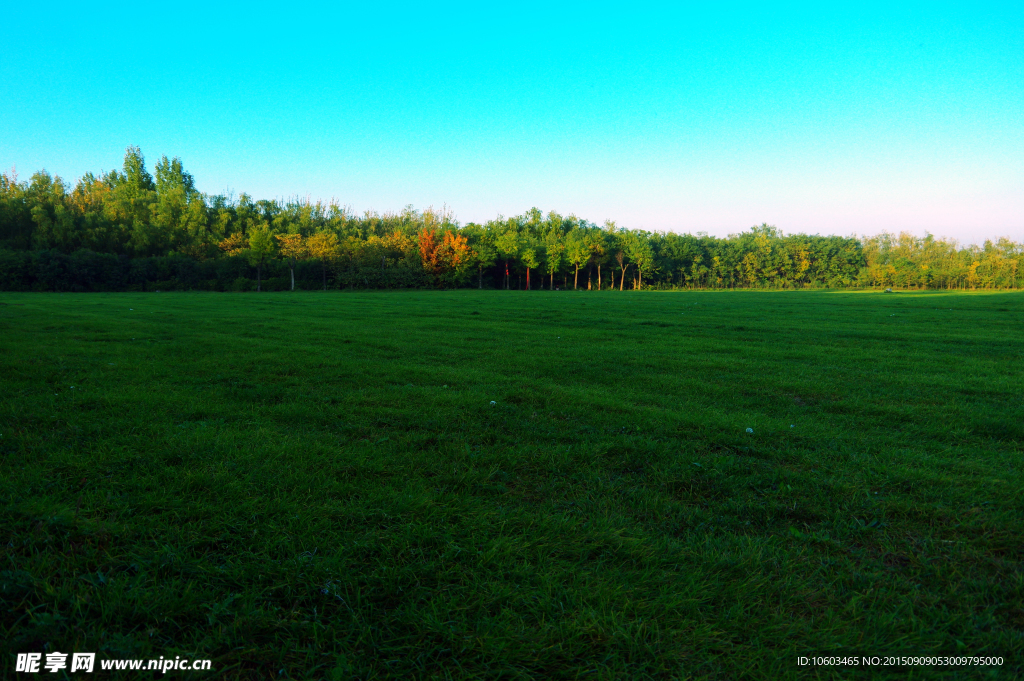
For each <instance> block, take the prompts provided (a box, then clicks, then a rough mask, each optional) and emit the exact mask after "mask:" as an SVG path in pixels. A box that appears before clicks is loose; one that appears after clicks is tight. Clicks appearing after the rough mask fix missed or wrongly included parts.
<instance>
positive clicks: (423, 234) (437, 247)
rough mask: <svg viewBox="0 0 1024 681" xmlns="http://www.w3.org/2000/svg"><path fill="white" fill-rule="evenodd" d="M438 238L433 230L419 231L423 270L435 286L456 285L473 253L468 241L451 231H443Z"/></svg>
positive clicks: (467, 267)
mask: <svg viewBox="0 0 1024 681" xmlns="http://www.w3.org/2000/svg"><path fill="white" fill-rule="evenodd" d="M438 236H439V235H438V233H437V230H434V229H421V230H420V232H419V245H420V257H421V258H422V259H423V269H424V270H425V271H426V272H427V273H428V275H429V276H430V277H431V279H433V280H434V282H435V283H437V284H449V283H450V284H458V283H459V281H460V280H461V279H464V278H465V276H466V273H467V271H468V270H469V267H470V265H471V264H472V256H473V251H472V249H471V248H470V247H469V241H468V239H466V237H464V236H462V235H461V234H455V233H453V232H452V231H451V230H445V232H444V236H443V237H441V238H440V239H439V238H438Z"/></svg>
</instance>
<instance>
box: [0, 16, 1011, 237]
mask: <svg viewBox="0 0 1024 681" xmlns="http://www.w3.org/2000/svg"><path fill="white" fill-rule="evenodd" d="M6 12H7V14H6V16H5V21H4V23H3V24H2V25H0V39H2V41H3V44H5V45H6V46H8V49H7V50H6V51H5V56H4V59H3V60H2V61H0V97H2V99H3V101H5V102H6V105H5V107H4V108H3V113H2V114H0V116H2V117H3V124H2V126H0V164H2V166H0V167H4V168H10V167H12V166H16V167H17V169H18V171H19V173H20V175H21V177H22V179H27V178H28V176H29V175H31V173H33V172H35V171H36V170H39V169H41V168H45V169H47V170H48V171H49V172H51V173H54V174H57V175H60V176H62V177H64V178H65V179H66V180H69V181H71V182H74V181H75V180H77V178H78V177H80V176H81V175H82V174H83V173H85V172H87V171H93V172H97V171H100V170H110V169H113V168H117V167H119V166H120V162H121V158H122V156H123V153H124V148H125V147H126V146H127V145H139V146H140V147H141V148H142V150H143V152H144V153H145V154H146V157H147V163H148V166H149V167H150V169H152V168H153V166H154V165H155V163H156V161H157V160H158V159H159V157H160V156H161V155H165V154H166V155H168V156H172V157H173V156H180V157H181V158H182V160H183V162H184V164H185V168H186V169H187V170H188V171H189V172H191V173H192V174H193V175H194V176H195V178H196V182H197V186H198V187H199V188H200V189H201V190H202V191H204V192H207V193H209V194H219V193H225V192H227V191H229V190H231V191H234V192H235V193H240V192H246V193H248V194H250V195H252V196H253V197H254V198H257V199H260V198H289V197H296V196H299V197H307V196H308V197H311V198H313V199H314V200H316V199H318V198H320V199H324V200H330V199H334V200H336V201H337V202H339V203H341V204H343V205H347V206H351V207H352V209H353V210H354V212H356V213H361V212H363V211H365V210H374V211H377V212H381V213H384V212H398V211H400V210H402V208H403V207H404V206H406V205H408V204H412V205H414V206H415V207H417V208H421V209H422V208H426V207H428V206H434V207H441V206H442V205H447V206H449V207H450V208H451V209H452V210H453V211H454V213H455V215H456V217H457V218H458V219H459V220H460V221H461V222H463V223H466V222H470V221H473V222H484V221H486V220H489V219H492V218H494V217H496V216H497V215H499V214H501V215H505V216H510V215H515V214H519V213H522V212H523V211H525V210H526V209H528V208H530V207H531V206H536V207H538V208H541V209H542V210H545V211H547V210H557V211H558V212H560V213H562V214H566V215H567V214H575V215H577V216H579V217H582V218H586V219H588V220H591V221H593V222H598V223H600V222H602V221H604V220H605V219H611V220H614V221H615V222H616V223H617V224H619V225H621V226H626V227H634V228H643V229H650V230H664V231H679V232H697V231H705V232H708V233H711V234H714V235H719V236H724V235H726V234H729V233H735V232H738V231H742V230H744V229H746V228H748V227H750V226H751V225H754V224H760V223H762V222H767V223H769V224H773V225H776V226H777V227H779V228H780V229H782V230H783V231H784V232H786V233H794V232H807V233H820V234H841V235H848V234H854V233H856V234H862V235H864V234H875V233H878V232H879V231H883V230H886V231H891V232H900V231H910V232H913V233H915V234H919V235H920V234H923V233H925V232H926V231H927V232H930V233H932V234H935V235H936V236H940V237H950V238H955V239H958V240H960V241H961V242H965V243H970V242H974V243H980V242H982V241H984V240H985V239H994V238H997V237H1000V236H1007V237H1010V238H1012V239H1014V240H1015V241H1024V161H1022V159H1024V12H1022V10H1021V8H1020V6H1019V5H1012V4H988V5H978V4H970V5H968V4H959V5H941V6H940V5H936V4H934V3H930V4H920V5H903V6H901V7H894V6H893V5H891V4H879V5H868V6H865V5H862V4H858V5H851V6H848V7H839V8H835V9H823V8H820V7H816V6H812V5H790V6H788V8H782V9H780V8H771V9H765V8H763V7H761V6H758V5H745V4H733V5H728V6H723V7H722V8H721V9H715V10H708V9H706V8H703V7H700V6H693V7H682V8H680V7H679V6H678V5H673V6H667V5H658V4H648V5H643V6H639V7H638V6H637V5H633V4H629V5H626V4H623V5H611V4H605V5H594V4H587V5H578V6H575V7H571V6H563V8H561V9H558V8H552V7H549V6H547V5H534V6H531V5H522V4H515V5H507V6H497V7H492V8H489V9H482V8H480V7H478V6H475V5H460V4H450V3H448V4H434V5H429V6H427V5H422V4H419V5H402V4H393V5H387V6H383V5H382V6H379V7H377V8H375V9H369V10H368V9H366V8H364V7H361V6H359V5H351V6H347V7H346V6H340V7H339V6H336V5H335V6H328V5H310V4H295V5H292V6H288V7H286V8H284V9H282V8H281V6H280V5H267V6H259V5H252V4H246V5H238V6H236V7H231V6H225V5H221V6H218V7H216V8H212V7H210V6H207V5H199V4H195V5H188V4H184V5H182V4H179V5H176V6H174V11H173V12H172V11H170V10H169V9H166V8H143V7H139V6H136V5H124V6H114V5H105V6H103V7H101V8H91V7H90V8H87V7H84V6H81V5H66V6H64V5H60V4H59V3H58V4H57V5H56V6H53V5H50V6H47V7H46V8H45V9H39V8H36V7H28V6H24V5H22V6H18V7H15V8H13V9H8V10H6Z"/></svg>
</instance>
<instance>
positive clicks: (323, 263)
mask: <svg viewBox="0 0 1024 681" xmlns="http://www.w3.org/2000/svg"><path fill="white" fill-rule="evenodd" d="M320 270H321V271H322V272H323V274H324V290H325V291H326V290H327V261H326V260H321V261H320Z"/></svg>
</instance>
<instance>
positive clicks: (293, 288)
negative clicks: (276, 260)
mask: <svg viewBox="0 0 1024 681" xmlns="http://www.w3.org/2000/svg"><path fill="white" fill-rule="evenodd" d="M291 271H292V290H293V291H294V290H295V261H294V260H292V266H291Z"/></svg>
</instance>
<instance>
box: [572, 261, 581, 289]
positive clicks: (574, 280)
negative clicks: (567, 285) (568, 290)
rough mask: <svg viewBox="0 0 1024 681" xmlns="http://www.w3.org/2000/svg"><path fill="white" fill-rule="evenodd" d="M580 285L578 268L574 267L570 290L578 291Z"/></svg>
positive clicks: (577, 266)
mask: <svg viewBox="0 0 1024 681" xmlns="http://www.w3.org/2000/svg"><path fill="white" fill-rule="evenodd" d="M579 283H580V266H579V265H576V274H575V275H574V276H573V278H572V290H573V291H576V290H578V289H579Z"/></svg>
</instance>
